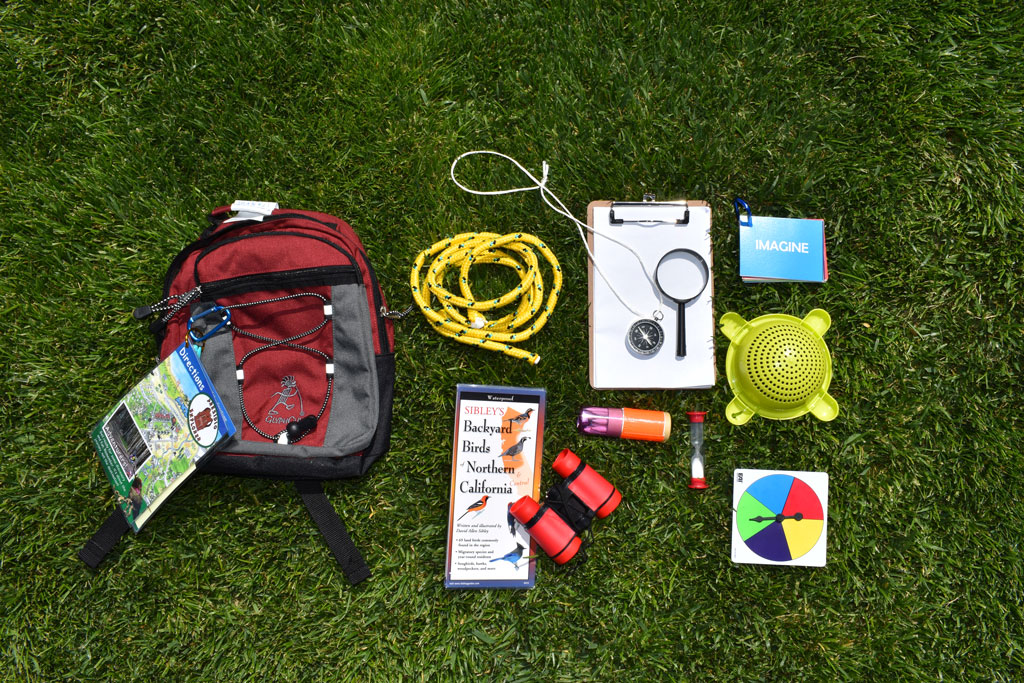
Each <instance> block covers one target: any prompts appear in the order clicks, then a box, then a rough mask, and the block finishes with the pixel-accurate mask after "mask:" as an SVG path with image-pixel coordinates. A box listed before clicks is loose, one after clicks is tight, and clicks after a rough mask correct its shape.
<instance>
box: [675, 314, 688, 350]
mask: <svg viewBox="0 0 1024 683" xmlns="http://www.w3.org/2000/svg"><path fill="white" fill-rule="evenodd" d="M676 356H678V357H680V358H682V357H684V356H686V304H678V305H677V306H676Z"/></svg>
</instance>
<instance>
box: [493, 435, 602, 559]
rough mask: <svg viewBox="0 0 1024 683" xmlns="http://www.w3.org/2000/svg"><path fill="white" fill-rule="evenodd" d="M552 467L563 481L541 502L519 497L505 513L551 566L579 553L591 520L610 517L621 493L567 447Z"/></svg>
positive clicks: (552, 488) (527, 497)
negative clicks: (539, 549)
mask: <svg viewBox="0 0 1024 683" xmlns="http://www.w3.org/2000/svg"><path fill="white" fill-rule="evenodd" d="M552 467H553V468H554V469H555V472H558V474H560V475H561V476H562V477H563V478H564V481H562V482H561V483H559V484H556V485H555V486H553V487H551V489H550V490H549V491H548V495H547V498H546V499H545V500H544V502H543V503H538V502H537V501H535V500H534V499H533V498H530V497H529V496H523V497H522V498H520V499H519V500H517V501H516V502H515V503H513V504H512V507H511V509H510V510H509V512H510V513H511V514H512V516H513V517H515V518H516V519H517V520H518V521H519V523H520V524H522V525H523V527H525V528H526V532H527V533H528V534H530V537H531V538H533V540H535V541H537V544H538V545H539V546H540V547H541V548H543V549H544V552H546V553H547V554H548V555H549V556H550V557H551V559H552V560H554V561H555V563H557V564H565V563H566V562H568V561H569V560H571V559H572V558H573V557H575V556H576V554H577V553H578V552H579V551H580V547H581V546H582V545H583V540H582V538H581V535H582V534H583V532H584V531H586V530H587V529H589V528H590V523H591V522H592V521H593V519H594V517H598V518H600V519H603V518H605V517H607V516H608V515H610V514H611V513H612V510H614V509H615V508H616V507H618V505H619V503H620V502H622V494H621V493H619V490H618V489H617V488H615V487H614V486H612V485H611V484H610V483H609V482H608V480H607V479H605V478H604V477H602V476H601V475H600V474H598V473H597V472H596V471H595V470H594V468H592V467H591V466H590V465H586V464H584V463H583V462H582V461H581V460H580V459H579V457H578V456H577V455H576V454H575V453H573V452H572V451H570V450H569V449H568V448H566V449H564V450H563V451H562V452H561V453H559V454H558V457H557V458H555V462H554V463H552Z"/></svg>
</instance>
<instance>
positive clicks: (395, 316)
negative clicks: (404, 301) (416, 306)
mask: <svg viewBox="0 0 1024 683" xmlns="http://www.w3.org/2000/svg"><path fill="white" fill-rule="evenodd" d="M412 309H413V304H409V307H408V308H406V309H405V310H404V311H399V310H397V309H396V310H394V311H389V310H388V307H387V306H381V307H380V315H381V317H382V318H387V319H388V320H401V319H402V318H404V317H405V316H407V315H409V314H410V313H412Z"/></svg>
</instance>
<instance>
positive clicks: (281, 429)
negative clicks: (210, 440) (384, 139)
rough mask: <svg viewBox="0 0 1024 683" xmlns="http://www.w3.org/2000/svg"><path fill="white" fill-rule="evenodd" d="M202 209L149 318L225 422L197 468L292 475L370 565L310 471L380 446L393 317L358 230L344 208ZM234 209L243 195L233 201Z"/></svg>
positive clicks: (361, 466) (347, 551)
mask: <svg viewBox="0 0 1024 683" xmlns="http://www.w3.org/2000/svg"><path fill="white" fill-rule="evenodd" d="M240 204H241V203H236V204H235V205H232V206H231V207H228V206H222V207H219V208H217V209H215V210H214V211H213V212H212V213H211V214H210V215H209V216H208V219H209V221H210V228H209V229H207V230H206V231H205V232H204V233H203V234H202V235H201V236H200V237H199V239H197V240H196V241H194V242H192V243H191V244H189V245H188V246H187V247H185V248H184V249H182V251H181V252H180V253H179V254H178V255H177V256H176V257H175V259H174V261H173V262H172V263H171V266H170V268H169V269H168V271H167V276H166V278H165V282H164V299H163V300H162V301H161V302H159V303H158V304H155V305H153V306H143V307H140V308H139V309H136V311H135V316H136V318H140V319H141V318H146V317H152V322H151V323H150V331H151V332H153V333H154V334H155V335H156V339H157V344H158V347H159V355H160V358H161V359H162V358H164V357H166V356H167V355H169V354H170V353H171V352H172V351H174V349H175V348H176V347H177V346H178V345H179V344H181V342H182V341H183V340H184V339H185V338H186V335H191V337H192V339H193V341H197V340H199V341H198V342H197V343H198V344H200V345H201V347H202V352H201V360H202V363H203V367H204V368H205V369H206V371H207V373H208V374H209V375H210V378H211V379H212V380H213V383H214V386H215V387H216V389H217V392H218V393H219V394H220V397H221V399H222V400H223V402H224V405H225V407H226V408H227V410H228V413H229V415H230V417H231V419H232V421H233V422H234V423H235V425H236V426H237V429H238V432H237V433H236V434H235V436H234V437H233V438H232V439H231V440H230V441H229V442H228V443H227V445H225V446H224V447H223V448H222V449H220V450H219V451H217V453H216V454H214V455H212V456H211V457H209V458H208V459H206V460H205V461H204V463H203V465H201V467H200V471H201V472H204V473H215V474H229V475H242V476H255V477H269V478H274V479H286V480H291V481H294V482H295V486H296V488H297V489H298V491H299V494H300V495H301V497H302V499H303V502H304V503H305V504H306V507H307V509H308V510H309V512H310V514H311V515H312V517H313V519H314V520H315V521H316V522H317V525H318V526H319V527H320V531H321V532H322V533H323V535H324V537H325V540H326V541H327V543H328V545H329V546H330V548H331V551H332V552H333V553H334V556H335V559H337V561H338V563H339V564H340V565H341V567H342V569H343V570H344V571H345V574H346V576H347V577H348V579H349V581H351V582H352V583H353V584H355V583H358V582H359V581H361V580H363V579H365V578H367V577H368V576H369V575H370V572H369V569H368V568H367V566H366V563H365V562H364V560H363V557H362V555H361V554H360V553H359V551H358V549H357V548H356V547H355V545H354V544H353V543H352V541H351V539H350V538H349V536H348V533H347V531H346V529H345V526H344V524H343V523H342V522H341V519H340V517H338V515H337V513H336V512H335V510H334V508H333V507H332V506H331V504H330V502H329V501H328V500H327V498H326V496H325V495H324V491H323V488H322V486H321V483H320V482H321V481H323V480H330V479H344V478H350V477H359V476H362V475H364V474H366V472H367V470H368V469H369V467H370V465H372V464H373V462H374V461H376V460H377V459H378V458H379V457H380V456H382V455H383V454H384V453H385V452H386V451H387V450H388V446H389V444H390V437H391V406H392V398H393V395H394V379H395V366H394V351H393V346H394V326H393V323H392V321H391V320H390V319H389V317H388V315H387V308H386V302H385V300H384V295H383V292H382V291H381V289H380V286H379V284H378V283H377V278H376V275H375V274H374V271H373V267H372V266H371V265H370V261H369V259H368V258H367V255H366V250H365V249H364V248H363V245H362V242H361V241H360V240H359V237H358V236H357V235H356V234H355V232H354V231H353V230H352V228H351V226H349V224H348V223H346V222H345V221H343V220H340V219H338V218H335V217H333V216H329V215H327V214H322V213H316V212H311V211H293V210H289V209H278V208H273V209H272V210H271V208H270V207H272V206H276V205H270V206H268V207H265V208H264V209H263V210H262V211H260V210H257V211H252V212H245V211H243V212H240V213H239V214H238V215H237V216H235V217H233V218H231V217H229V211H231V210H233V209H235V208H240V207H239V205H240ZM241 208H245V207H241ZM127 529H128V526H127V522H126V521H125V520H124V516H123V515H122V514H121V512H120V511H119V510H117V509H115V511H114V514H112V515H111V516H110V518H109V519H108V520H107V521H106V522H105V523H104V525H103V527H101V529H100V531H98V532H97V534H96V535H95V536H94V537H93V539H92V540H90V541H89V543H88V544H86V546H85V548H83V549H82V551H81V552H80V553H79V556H80V557H81V558H82V559H83V561H85V562H86V563H87V564H89V565H90V566H93V567H95V566H97V565H98V564H99V562H100V561H102V559H103V557H104V556H106V554H107V553H108V552H109V551H110V549H111V548H113V546H114V544H115V543H116V542H117V540H118V539H119V538H120V537H121V535H122V534H123V533H124V532H125V531H126V530H127Z"/></svg>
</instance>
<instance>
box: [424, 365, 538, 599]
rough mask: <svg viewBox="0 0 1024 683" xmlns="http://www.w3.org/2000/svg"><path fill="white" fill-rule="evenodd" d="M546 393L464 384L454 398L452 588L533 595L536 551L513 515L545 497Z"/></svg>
mask: <svg viewBox="0 0 1024 683" xmlns="http://www.w3.org/2000/svg"><path fill="white" fill-rule="evenodd" d="M544 400H545V392H544V390H543V389H522V388H517V387H495V386H479V385H474V384H460V385H458V387H456V395H455V439H454V444H453V447H452V489H451V501H450V503H449V509H448V552H447V565H446V570H445V581H444V585H445V587H446V588H532V587H533V585H534V579H535V574H536V558H535V556H536V553H535V552H534V544H533V542H532V540H531V539H530V537H529V536H528V535H527V533H526V531H525V530H524V529H523V528H522V526H521V525H520V524H518V523H517V522H516V520H515V518H513V517H512V515H511V514H510V513H509V507H511V505H512V503H514V502H516V501H517V500H519V499H520V498H521V497H523V496H530V497H532V498H534V499H536V498H537V497H538V493H539V490H540V467H541V459H542V457H541V456H542V453H543V445H544Z"/></svg>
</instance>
